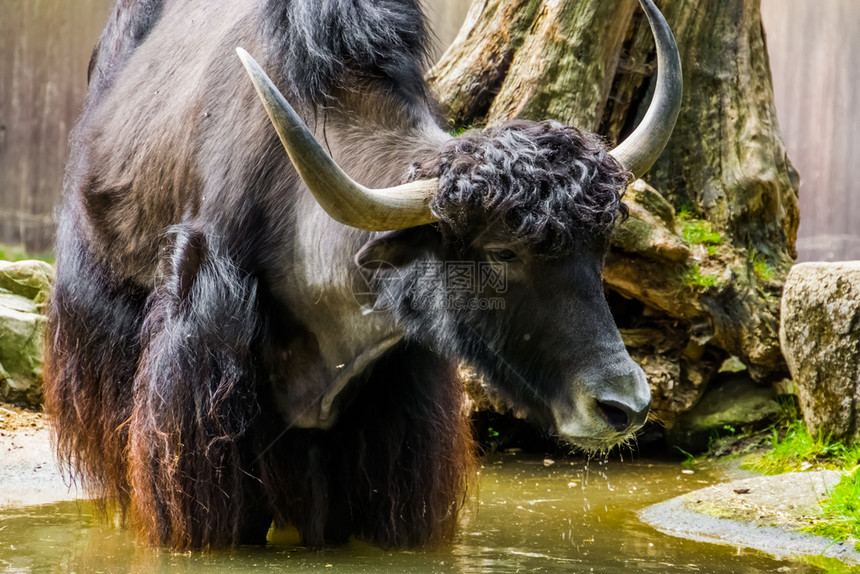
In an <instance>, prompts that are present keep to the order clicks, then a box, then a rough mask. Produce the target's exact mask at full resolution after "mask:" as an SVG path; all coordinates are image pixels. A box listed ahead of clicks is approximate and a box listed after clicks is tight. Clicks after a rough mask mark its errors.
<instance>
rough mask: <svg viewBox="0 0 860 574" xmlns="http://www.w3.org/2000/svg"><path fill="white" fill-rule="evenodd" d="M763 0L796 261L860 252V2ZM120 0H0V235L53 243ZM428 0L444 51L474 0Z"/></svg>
mask: <svg viewBox="0 0 860 574" xmlns="http://www.w3.org/2000/svg"><path fill="white" fill-rule="evenodd" d="M667 1H668V0H667ZM749 1H751V2H754V1H757V0H749ZM761 2H762V13H763V17H764V24H765V29H766V31H767V35H768V44H769V48H770V51H771V62H772V67H773V76H774V89H775V92H776V102H777V108H778V112H779V117H780V123H781V126H782V130H783V134H784V136H785V140H786V145H787V147H788V150H789V157H790V158H791V159H792V161H793V162H794V164H795V165H796V166H797V168H798V171H799V172H800V174H801V181H802V182H801V198H800V205H801V226H800V237H799V241H798V247H799V251H800V259H801V260H813V259H818V260H838V259H860V191H858V190H857V189H856V188H857V187H858V184H857V182H855V181H854V179H853V177H852V175H851V173H852V167H853V165H854V161H855V157H854V156H856V155H857V152H856V151H855V150H858V149H860V58H857V57H856V55H857V54H858V53H860V1H858V0H761ZM113 3H114V0H0V13H2V14H3V18H2V19H0V243H5V244H10V245H20V246H24V247H25V248H26V249H27V250H29V251H34V252H42V251H47V250H49V249H50V246H51V238H52V234H53V217H52V212H53V207H54V205H55V203H56V201H57V199H58V197H59V192H60V188H61V184H62V174H63V169H64V166H65V161H66V158H67V157H68V153H69V149H68V143H67V140H68V133H69V130H70V129H71V127H72V125H73V124H74V122H75V120H76V117H77V115H78V113H79V110H80V105H81V102H82V100H83V96H84V92H85V89H86V66H87V62H88V60H89V56H90V52H91V50H92V46H93V44H94V43H95V41H96V39H97V37H98V34H99V32H100V30H101V28H102V26H103V25H104V22H105V20H106V18H107V16H108V14H109V12H110V8H111V6H112V5H113ZM426 3H427V4H429V5H430V15H431V19H432V21H433V24H434V28H435V30H436V36H437V37H438V43H437V47H436V48H437V49H436V51H435V53H437V54H438V53H440V50H441V48H442V47H443V46H444V45H445V44H446V43H447V42H450V41H451V40H452V39H453V37H454V35H455V33H456V30H457V27H458V25H459V22H461V21H462V19H463V18H464V17H465V13H466V8H467V6H468V3H469V0H428V2H426Z"/></svg>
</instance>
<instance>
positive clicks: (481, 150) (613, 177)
mask: <svg viewBox="0 0 860 574" xmlns="http://www.w3.org/2000/svg"><path fill="white" fill-rule="evenodd" d="M640 3H641V4H642V6H643V8H644V9H645V11H646V15H647V16H648V19H649V22H650V23H651V27H652V30H653V32H654V35H655V39H656V44H657V56H658V66H659V73H658V78H657V83H656V89H655V93H654V98H653V100H652V103H651V105H650V107H649V110H648V112H647V113H646V114H645V117H644V118H643V120H642V122H641V123H640V125H639V126H638V127H637V129H636V130H635V131H634V132H633V133H632V134H631V135H630V136H629V137H628V138H627V139H626V140H625V141H624V142H622V143H621V144H619V146H618V147H616V148H615V149H614V150H612V151H607V150H606V149H605V148H604V146H603V145H602V143H601V142H600V141H599V139H598V138H597V137H596V136H593V135H588V134H583V133H581V132H579V131H578V130H576V129H575V128H570V127H566V126H563V125H561V124H558V123H555V122H527V121H515V122H509V123H506V124H502V125H500V126H497V127H493V128H487V129H485V130H483V131H475V132H469V133H466V134H464V135H462V136H460V137H457V138H451V139H450V140H449V141H448V142H447V143H445V144H444V145H443V146H442V148H441V149H440V150H439V152H438V153H437V154H436V156H435V157H434V158H432V159H431V160H430V161H426V160H425V162H424V163H417V164H415V165H413V169H412V173H411V180H412V181H410V182H408V183H406V184H403V185H400V186H397V187H394V188H387V189H368V188H366V187H364V186H362V185H361V184H359V183H357V182H355V181H353V180H352V179H351V178H350V177H349V176H348V175H346V174H345V173H344V172H343V170H341V169H340V167H339V166H337V164H336V163H335V162H334V161H333V160H332V159H331V157H330V156H329V155H328V154H327V153H326V152H325V150H324V149H323V148H322V147H321V146H320V145H319V144H318V143H317V142H316V141H315V140H314V138H313V135H312V134H311V133H310V131H309V130H308V129H307V127H306V126H305V125H304V123H303V122H302V120H301V119H300V118H299V116H298V115H297V114H296V113H295V111H294V110H293V109H292V107H291V106H290V105H289V103H287V101H286V100H285V99H284V97H283V96H282V95H281V94H280V92H279V91H278V90H277V88H276V87H275V86H274V84H272V82H271V80H269V78H268V77H267V76H266V74H265V73H264V72H263V71H262V70H261V69H260V67H259V66H258V65H257V63H256V62H254V60H253V59H252V58H251V57H250V56H249V55H248V54H247V53H246V52H244V51H243V50H241V49H240V50H239V55H240V57H241V58H242V60H243V63H244V64H245V67H246V69H247V71H248V72H249V74H250V75H251V78H252V80H253V82H254V85H255V87H256V88H257V91H258V94H259V95H260V97H261V99H262V101H263V103H264V105H265V107H266V110H267V111H268V113H269V116H270V118H271V120H272V122H273V124H274V125H275V128H276V129H277V131H278V134H279V136H280V138H281V141H282V142H283V144H284V147H285V148H286V150H287V152H288V154H289V156H290V159H291V160H292V162H293V165H294V166H295V168H296V170H297V171H298V173H299V175H300V176H301V178H302V179H303V181H304V182H305V184H306V185H307V187H308V188H309V189H310V191H311V192H312V193H313V194H314V196H315V197H316V199H317V201H318V202H319V203H320V205H321V206H322V207H323V208H324V209H325V210H326V211H327V212H328V213H329V214H330V215H331V216H332V217H333V218H334V219H336V220H338V221H340V222H341V223H344V224H346V225H350V226H352V227H357V228H361V229H365V230H368V231H381V232H384V233H381V234H379V235H376V236H374V237H373V238H372V239H371V240H370V241H369V242H368V243H367V244H365V245H364V247H363V248H362V249H361V250H360V252H359V253H358V254H357V256H356V260H357V262H358V264H359V265H360V266H361V267H362V268H363V269H365V270H367V271H368V272H369V273H371V283H372V285H373V286H374V290H375V293H376V306H377V308H383V309H385V310H386V311H387V312H390V313H392V314H393V316H394V317H395V319H396V320H397V321H398V322H399V323H400V324H401V325H402V326H403V327H404V328H405V329H406V331H407V333H408V336H409V338H410V339H412V340H418V341H420V342H422V343H423V344H425V345H427V346H429V347H430V348H432V349H435V350H438V351H439V352H442V353H446V354H447V355H449V356H450V357H451V358H452V359H457V360H465V361H468V362H469V363H471V364H473V365H475V366H477V367H479V368H480V369H481V370H482V371H483V373H484V374H485V375H486V378H487V379H488V381H489V384H490V385H491V387H492V390H493V391H494V392H495V394H498V395H500V396H501V397H502V398H504V399H505V400H506V401H507V402H508V404H509V406H510V407H511V408H512V409H513V410H514V411H515V412H517V413H519V414H521V415H523V416H525V417H526V418H528V419H531V420H532V421H534V422H535V423H537V424H538V425H539V426H541V427H542V428H544V429H546V430H548V431H550V432H555V433H557V434H558V435H559V436H561V437H562V438H564V439H566V440H568V441H570V442H572V443H574V444H576V445H579V446H582V447H584V448H587V449H592V450H599V449H605V448H608V447H610V446H612V445H614V444H617V443H619V442H621V441H623V440H624V439H625V438H627V437H629V436H630V435H631V434H632V433H633V432H634V431H635V430H636V429H638V428H639V427H640V426H642V424H644V422H645V420H646V418H647V414H648V408H649V405H650V390H649V387H648V383H647V381H646V378H645V375H644V373H643V372H642V369H641V368H639V366H638V365H636V364H635V363H634V362H633V361H632V359H631V358H630V356H629V355H628V353H627V351H626V349H625V346H624V344H623V342H622V340H621V336H620V333H619V332H618V329H617V327H616V326H615V323H614V321H613V318H612V316H611V314H610V311H609V306H608V304H607V302H606V299H605V297H604V293H603V285H602V281H601V272H602V266H603V258H604V255H605V253H606V250H607V247H608V237H609V234H610V232H611V230H612V227H613V225H614V223H615V222H616V220H617V219H618V217H619V216H623V215H624V207H623V205H622V203H621V194H622V191H623V189H624V188H625V186H626V184H627V182H628V181H629V177H630V175H631V174H632V175H633V176H638V175H641V174H642V173H644V172H645V171H647V170H648V169H649V168H650V166H651V165H652V164H653V163H654V161H655V160H656V158H657V157H658V156H659V154H660V153H661V151H662V149H663V147H664V146H665V144H666V142H667V141H668V138H669V136H670V134H671V131H672V129H673V127H674V124H675V121H676V119H677V115H678V111H679V108H680V95H681V70H680V59H679V56H678V52H677V47H676V46H675V42H674V39H673V37H672V33H671V31H670V30H669V28H668V25H667V24H666V22H665V20H664V19H663V17H662V15H661V14H660V12H659V11H658V10H657V8H656V7H655V6H654V4H653V2H652V1H651V0H640Z"/></svg>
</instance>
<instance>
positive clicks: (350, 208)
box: [236, 48, 439, 231]
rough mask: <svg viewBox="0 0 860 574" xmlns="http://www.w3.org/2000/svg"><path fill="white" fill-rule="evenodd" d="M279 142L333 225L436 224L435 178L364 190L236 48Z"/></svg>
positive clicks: (397, 226)
mask: <svg viewBox="0 0 860 574" xmlns="http://www.w3.org/2000/svg"><path fill="white" fill-rule="evenodd" d="M236 52H237V53H238V54H239V58H241V59H242V64H244V66H245V69H246V70H247V71H248V74H249V75H250V76H251V81H252V82H253V83H254V87H255V88H256V89H257V94H258V95H259V96H260V99H261V100H262V101H263V106H265V108H266V112H268V114H269V119H271V120H272V124H274V126H275V129H276V130H277V132H278V136H280V138H281V143H283V144H284V148H285V149H286V150H287V154H288V155H289V156H290V161H292V162H293V166H295V168H296V171H297V172H298V173H299V175H300V176H301V178H302V181H304V182H305V185H307V186H308V189H309V190H310V191H311V193H313V195H314V197H315V198H316V200H317V202H318V203H319V204H320V206H321V207H322V208H323V209H324V210H325V211H326V212H327V213H328V214H329V215H330V216H332V218H334V219H336V220H337V221H339V222H341V223H343V224H345V225H349V226H351V227H357V228H359V229H365V230H367V231H391V230H394V229H404V228H406V227H414V226H416V225H422V224H424V223H431V222H433V221H436V218H435V217H434V216H433V214H432V213H431V212H430V200H431V199H432V198H433V194H434V193H435V192H436V189H437V187H438V183H439V182H438V180H436V179H428V180H420V181H414V182H411V183H407V184H404V185H399V186H396V187H389V188H385V189H368V188H366V187H364V186H363V185H361V184H360V183H358V182H356V181H355V180H353V179H352V178H351V177H349V176H348V175H347V174H346V173H345V172H344V171H343V170H342V169H341V168H340V166H338V165H337V163H335V161H334V160H333V159H332V158H331V156H329V155H328V154H327V153H326V152H325V150H324V149H323V148H322V146H320V144H319V143H318V142H317V141H316V139H315V138H314V136H313V134H311V131H310V130H309V129H308V127H307V126H306V125H305V123H304V122H303V121H302V119H301V118H300V117H299V115H298V114H297V113H296V111H295V110H294V109H293V107H292V106H291V105H290V104H289V103H288V102H287V100H286V99H285V98H284V96H283V94H281V92H280V91H278V88H277V87H275V84H273V83H272V80H271V79H269V76H267V75H266V73H265V72H264V71H263V69H262V68H260V65H259V64H258V63H257V62H256V61H255V60H254V58H252V57H251V55H250V54H248V52H246V51H245V50H243V49H242V48H236Z"/></svg>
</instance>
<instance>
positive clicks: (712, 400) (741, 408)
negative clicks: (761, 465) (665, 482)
mask: <svg viewBox="0 0 860 574" xmlns="http://www.w3.org/2000/svg"><path fill="white" fill-rule="evenodd" d="M744 375H745V373H738V374H731V375H723V376H724V377H725V379H723V380H721V381H719V382H715V383H714V384H712V385H711V386H710V387H709V388H708V390H707V391H705V394H704V395H703V396H702V398H701V400H700V401H699V403H698V404H697V405H696V406H695V407H694V408H693V409H692V410H690V411H689V412H686V413H684V414H682V415H681V416H679V417H678V418H677V419H676V420H675V424H674V425H673V426H672V427H671V428H667V431H666V436H667V439H668V441H669V443H670V444H672V445H673V446H677V447H678V448H681V449H683V450H685V451H687V452H691V453H698V452H703V451H705V450H707V449H708V447H709V446H710V445H709V443H710V441H711V440H712V439H713V438H715V437H718V436H725V435H730V434H735V432H737V431H740V429H741V428H743V427H750V426H753V427H761V426H763V425H765V424H769V423H770V422H772V421H773V420H774V419H775V418H776V417H777V415H778V414H779V408H780V407H779V402H778V401H777V394H776V391H775V390H774V389H773V387H769V386H761V385H759V384H757V383H755V382H754V381H753V380H752V379H750V378H749V377H748V376H744Z"/></svg>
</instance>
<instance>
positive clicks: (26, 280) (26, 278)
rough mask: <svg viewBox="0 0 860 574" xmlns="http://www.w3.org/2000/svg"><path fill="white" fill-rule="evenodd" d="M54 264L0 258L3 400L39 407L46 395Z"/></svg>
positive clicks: (0, 389) (0, 393) (0, 381)
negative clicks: (47, 328)
mask: <svg viewBox="0 0 860 574" xmlns="http://www.w3.org/2000/svg"><path fill="white" fill-rule="evenodd" d="M53 276H54V274H53V268H52V267H51V266H50V265H48V264H47V263H44V262H42V261H21V262H17V263H8V262H0V400H2V401H5V402H10V403H16V404H20V405H23V406H27V407H30V408H38V407H39V405H41V402H42V398H43V391H42V361H43V358H44V338H45V324H46V319H45V317H44V316H43V315H42V313H41V311H42V308H43V306H44V304H45V302H46V300H47V296H48V292H49V291H50V285H51V280H52V279H53Z"/></svg>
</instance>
